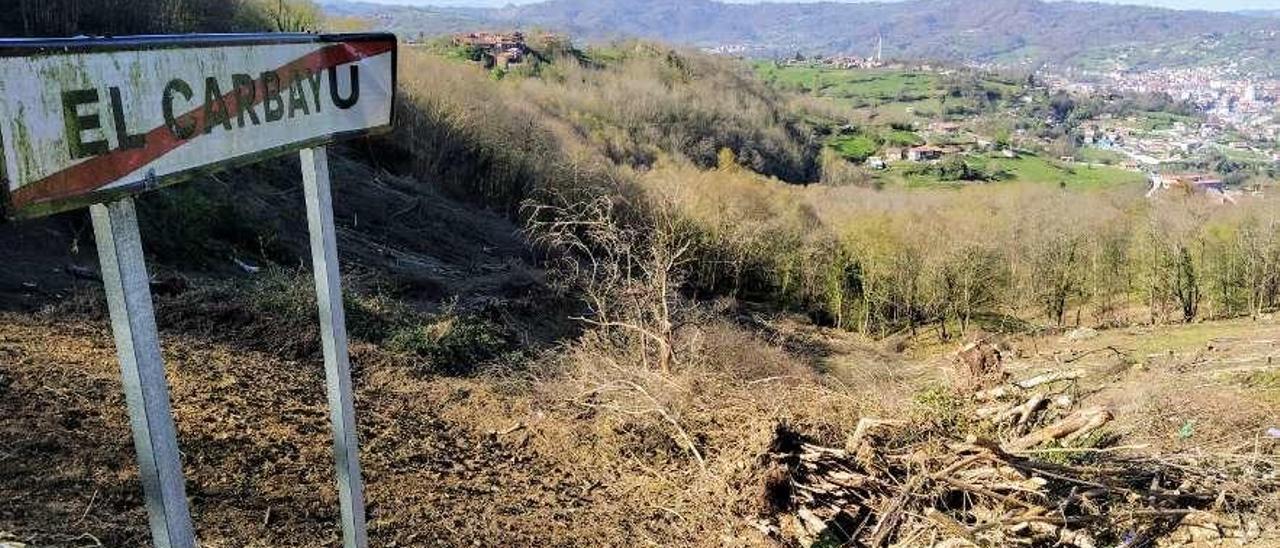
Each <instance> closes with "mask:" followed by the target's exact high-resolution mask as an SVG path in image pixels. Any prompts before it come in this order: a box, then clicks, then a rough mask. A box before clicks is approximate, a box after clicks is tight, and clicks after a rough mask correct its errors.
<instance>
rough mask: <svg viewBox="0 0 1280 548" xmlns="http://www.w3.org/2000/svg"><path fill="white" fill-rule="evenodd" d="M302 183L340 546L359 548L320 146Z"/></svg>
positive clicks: (358, 487) (305, 153) (357, 497)
mask: <svg viewBox="0 0 1280 548" xmlns="http://www.w3.org/2000/svg"><path fill="white" fill-rule="evenodd" d="M299 157H300V158H301V160H302V185H303V191H304V195H305V200H306V203H307V226H308V228H309V229H310V231H311V265H312V270H314V271H315V278H316V303H317V304H318V305H319V308H320V339H321V344H322V346H323V348H324V375H325V390H326V392H327V393H328V396H329V419H330V422H331V423H332V426H333V458H334V461H335V462H336V463H337V466H338V502H339V504H340V505H341V506H342V545H343V546H344V547H346V548H365V547H366V546H368V545H369V541H368V539H367V538H366V535H365V523H364V486H363V484H362V481H361V479H360V452H359V450H358V448H357V439H356V438H357V437H356V417H355V415H356V411H355V397H354V395H353V394H352V391H351V361H350V357H349V355H348V353H347V319H346V313H345V312H344V309H343V306H342V277H341V276H340V275H339V272H338V234H337V230H336V229H334V225H333V196H332V194H331V193H330V189H329V154H328V151H327V150H326V149H325V148H323V147H320V148H308V149H303V150H302V151H301V152H300V153H299Z"/></svg>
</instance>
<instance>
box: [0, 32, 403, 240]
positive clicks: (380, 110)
mask: <svg viewBox="0 0 1280 548" xmlns="http://www.w3.org/2000/svg"><path fill="white" fill-rule="evenodd" d="M395 84H396V39H395V37H394V36H392V35H389V34H361V35H327V36H326V35H299V34H288V35H249V36H245V35H234V36H232V35H225V36H223V35H202V36H183V37H150V38H149V37H140V38H123V39H110V38H92V39H65V40H43V41H30V40H0V142H3V155H0V159H2V161H0V179H4V180H5V181H4V182H5V184H4V185H3V188H6V189H7V190H8V195H9V202H10V214H11V215H12V216H17V217H35V216H40V215H46V214H49V213H53V212H57V211H62V210H66V209H70V208H74V207H80V206H84V205H86V204H90V203H96V202H103V201H107V200H110V199H112V198H113V197H119V196H122V195H127V194H131V193H136V192H140V191H142V190H148V189H151V188H155V187H158V186H164V185H167V184H172V183H175V182H178V181H181V180H183V179H185V178H188V177H190V176H191V175H193V174H195V173H198V172H200V171H202V170H208V169H214V168H218V167H224V166H227V165H233V164H243V163H248V162H252V161H256V160H260V159H262V158H264V157H267V156H273V155H278V154H282V153H286V152H291V151H296V150H299V149H302V148H307V147H313V146H317V145H322V144H325V143H328V142H332V141H334V140H336V139H339V138H342V137H350V136H355V135H360V134H365V133H369V132H371V131H375V130H380V129H385V128H388V127H390V125H391V118H392V110H393V102H394V93H395Z"/></svg>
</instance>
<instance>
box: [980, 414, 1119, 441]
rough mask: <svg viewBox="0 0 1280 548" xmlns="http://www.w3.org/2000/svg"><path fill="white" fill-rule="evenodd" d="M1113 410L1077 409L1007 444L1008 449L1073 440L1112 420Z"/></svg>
mask: <svg viewBox="0 0 1280 548" xmlns="http://www.w3.org/2000/svg"><path fill="white" fill-rule="evenodd" d="M1113 418H1114V417H1113V416H1112V414H1111V412H1110V411H1108V410H1106V409H1105V408H1102V407H1094V408H1090V409H1083V410H1080V411H1077V412H1075V413H1073V414H1071V416H1069V417H1067V418H1065V419H1062V420H1060V421H1058V422H1055V423H1053V424H1051V425H1049V426H1046V427H1044V428H1041V429H1040V430H1037V431H1035V432H1032V433H1030V434H1027V435H1026V436H1023V437H1021V438H1018V439H1016V440H1014V441H1011V442H1009V443H1007V444H1005V450H1007V451H1022V450H1025V449H1031V448H1032V447H1036V446H1038V445H1042V444H1045V443H1049V442H1053V441H1058V440H1062V441H1065V442H1068V443H1069V442H1072V441H1075V440H1077V439H1080V438H1081V437H1083V436H1084V435H1086V434H1088V433H1090V432H1092V431H1094V430H1097V429H1098V428H1101V427H1102V426H1103V425H1105V424H1107V423H1108V422H1111V419H1113Z"/></svg>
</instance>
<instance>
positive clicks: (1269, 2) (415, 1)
mask: <svg viewBox="0 0 1280 548" xmlns="http://www.w3.org/2000/svg"><path fill="white" fill-rule="evenodd" d="M367 1H375V2H379V3H383V4H410V5H422V6H429V5H436V6H468V7H496V6H505V5H507V4H529V3H533V2H536V1H538V0H367ZM637 1H638V0H637ZM727 1H733V2H737V3H752V1H753V0H727ZM772 1H776V2H804V1H812V0H772ZM845 1H858V0H845ZM972 1H974V2H982V1H983V0H972ZM1101 1H1104V2H1107V3H1111V4H1139V5H1146V6H1160V7H1166V8H1177V9H1204V10H1219V11H1231V10H1248V9H1275V10H1280V0H1101Z"/></svg>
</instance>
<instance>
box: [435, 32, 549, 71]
mask: <svg viewBox="0 0 1280 548" xmlns="http://www.w3.org/2000/svg"><path fill="white" fill-rule="evenodd" d="M453 44H454V45H455V46H463V47H470V48H475V49H477V50H479V52H480V54H481V56H482V60H483V62H484V65H485V67H487V68H493V67H501V68H506V67H507V66H509V65H514V64H520V63H523V62H524V60H525V57H527V56H528V55H529V52H530V49H529V45H528V43H526V42H525V36H524V33H523V32H519V31H516V32H510V33H500V32H470V33H465V34H457V35H454V37H453Z"/></svg>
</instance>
